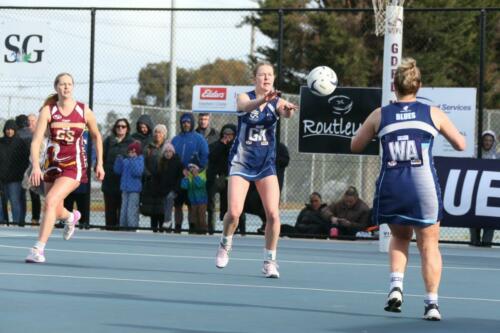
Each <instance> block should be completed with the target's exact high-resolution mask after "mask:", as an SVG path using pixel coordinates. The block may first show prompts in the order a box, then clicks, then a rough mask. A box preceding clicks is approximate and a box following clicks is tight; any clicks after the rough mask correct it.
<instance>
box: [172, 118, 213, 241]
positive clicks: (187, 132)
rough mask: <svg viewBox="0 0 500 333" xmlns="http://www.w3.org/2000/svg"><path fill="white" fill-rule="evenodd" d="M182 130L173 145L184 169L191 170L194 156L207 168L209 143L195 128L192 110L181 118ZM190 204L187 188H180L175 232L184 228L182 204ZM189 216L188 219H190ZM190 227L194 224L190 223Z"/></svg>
mask: <svg viewBox="0 0 500 333" xmlns="http://www.w3.org/2000/svg"><path fill="white" fill-rule="evenodd" d="M180 124H181V132H180V133H179V134H177V135H176V136H175V137H174V138H173V139H172V145H173V146H174V148H175V151H176V153H177V154H178V155H179V158H180V159H181V162H182V165H183V167H184V169H186V170H187V171H189V169H188V165H189V163H190V161H191V160H192V159H193V158H197V160H198V161H199V165H198V167H199V168H200V169H205V168H206V167H207V164H208V144H207V141H206V140H205V138H203V136H201V135H200V134H199V133H197V132H196V131H195V130H194V117H193V114H192V113H191V112H185V113H183V114H182V115H181V118H180ZM184 204H186V205H188V206H189V198H188V195H187V191H186V190H180V191H179V193H178V194H177V197H176V198H175V202H174V207H175V208H174V210H175V214H174V215H175V232H180V231H181V229H182V221H183V219H184V217H183V213H182V206H183V205H184ZM189 220H190V219H189V216H188V221H189ZM190 228H193V230H194V226H192V225H190Z"/></svg>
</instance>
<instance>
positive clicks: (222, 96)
mask: <svg viewBox="0 0 500 333" xmlns="http://www.w3.org/2000/svg"><path fill="white" fill-rule="evenodd" d="M253 89H254V87H253V86H212V85H196V86H194V87H193V98H192V109H193V112H221V113H228V112H236V111H237V110H236V97H237V96H238V94H241V93H243V92H248V91H251V90H253Z"/></svg>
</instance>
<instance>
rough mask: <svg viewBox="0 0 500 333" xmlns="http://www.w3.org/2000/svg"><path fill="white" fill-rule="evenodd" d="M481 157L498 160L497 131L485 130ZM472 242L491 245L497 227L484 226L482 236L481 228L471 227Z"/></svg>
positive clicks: (472, 243) (482, 136)
mask: <svg viewBox="0 0 500 333" xmlns="http://www.w3.org/2000/svg"><path fill="white" fill-rule="evenodd" d="M481 158H484V159H489V160H496V159H497V158H498V156H497V142H496V134H495V132H493V131H491V130H488V131H484V132H483V134H482V135H481ZM469 230H470V242H471V245H472V246H484V247H490V246H491V243H493V236H494V235H495V229H486V228H483V229H482V231H483V235H482V237H481V228H470V229H469Z"/></svg>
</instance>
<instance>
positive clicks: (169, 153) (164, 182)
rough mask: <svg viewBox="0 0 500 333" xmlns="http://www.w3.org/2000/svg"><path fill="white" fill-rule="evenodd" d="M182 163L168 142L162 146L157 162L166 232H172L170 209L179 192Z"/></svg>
mask: <svg viewBox="0 0 500 333" xmlns="http://www.w3.org/2000/svg"><path fill="white" fill-rule="evenodd" d="M183 169H184V168H183V166H182V162H181V160H180V158H179V156H178V155H177V154H176V153H175V148H174V146H173V145H172V144H171V143H170V142H166V143H165V144H164V145H163V152H162V155H161V158H160V162H159V174H160V182H159V184H160V194H161V196H162V197H163V198H164V201H165V204H164V211H163V228H164V229H165V230H166V231H167V232H171V231H172V227H173V223H172V209H173V208H174V200H175V197H176V196H177V193H178V192H179V191H180V185H181V179H182V177H183V174H182V171H183Z"/></svg>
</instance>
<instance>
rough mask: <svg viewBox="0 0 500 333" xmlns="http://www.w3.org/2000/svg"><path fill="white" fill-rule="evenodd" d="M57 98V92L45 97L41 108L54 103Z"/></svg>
mask: <svg viewBox="0 0 500 333" xmlns="http://www.w3.org/2000/svg"><path fill="white" fill-rule="evenodd" d="M58 100H59V96H58V95H57V94H51V95H49V96H48V97H47V98H46V99H45V101H43V105H42V108H43V107H44V106H47V105H51V104H55V103H57V101H58Z"/></svg>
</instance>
